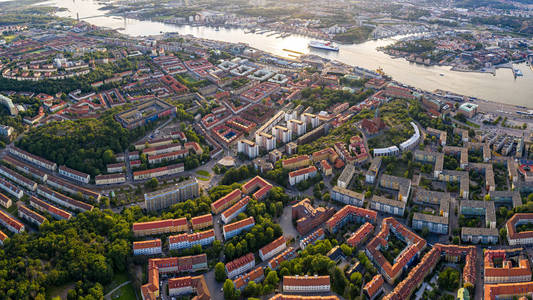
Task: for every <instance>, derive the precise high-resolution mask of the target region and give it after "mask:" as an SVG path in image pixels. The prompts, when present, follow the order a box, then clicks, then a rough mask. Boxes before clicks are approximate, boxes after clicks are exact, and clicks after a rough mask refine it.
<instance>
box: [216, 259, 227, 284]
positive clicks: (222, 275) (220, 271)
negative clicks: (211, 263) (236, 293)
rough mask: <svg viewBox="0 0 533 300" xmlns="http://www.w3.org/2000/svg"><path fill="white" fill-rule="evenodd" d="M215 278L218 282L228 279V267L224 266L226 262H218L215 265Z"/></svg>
mask: <svg viewBox="0 0 533 300" xmlns="http://www.w3.org/2000/svg"><path fill="white" fill-rule="evenodd" d="M215 279H216V281H218V282H222V281H225V280H226V269H225V267H224V263H222V262H218V263H217V264H216V265H215Z"/></svg>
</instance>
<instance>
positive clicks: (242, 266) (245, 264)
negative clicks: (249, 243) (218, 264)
mask: <svg viewBox="0 0 533 300" xmlns="http://www.w3.org/2000/svg"><path fill="white" fill-rule="evenodd" d="M253 267H255V257H254V254H253V253H248V254H246V255H244V256H241V257H239V258H237V259H235V260H232V261H230V262H228V263H226V275H228V278H234V277H236V276H238V275H240V274H242V273H244V272H246V271H249V270H251V269H253Z"/></svg>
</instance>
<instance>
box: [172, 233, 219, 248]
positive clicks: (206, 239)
mask: <svg viewBox="0 0 533 300" xmlns="http://www.w3.org/2000/svg"><path fill="white" fill-rule="evenodd" d="M214 241H215V231H214V230H213V229H209V230H206V231H201V232H195V233H182V234H178V235H173V236H169V237H168V247H169V249H170V250H180V249H188V248H191V247H193V246H196V245H200V246H202V247H203V246H207V245H211V244H212V243H213V242H214Z"/></svg>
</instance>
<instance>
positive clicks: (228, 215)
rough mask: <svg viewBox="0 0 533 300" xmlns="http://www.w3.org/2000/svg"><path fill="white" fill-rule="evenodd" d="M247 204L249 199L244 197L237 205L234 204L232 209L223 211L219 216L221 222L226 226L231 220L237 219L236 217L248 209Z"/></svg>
mask: <svg viewBox="0 0 533 300" xmlns="http://www.w3.org/2000/svg"><path fill="white" fill-rule="evenodd" d="M248 202H250V197H249V196H246V197H244V198H242V199H241V200H239V201H238V202H237V203H235V204H234V205H233V206H232V207H230V208H228V209H227V210H225V211H224V212H223V213H222V215H221V220H222V222H224V224H228V223H229V222H230V221H231V220H233V219H234V218H235V217H237V215H239V214H240V213H242V212H244V211H246V207H248Z"/></svg>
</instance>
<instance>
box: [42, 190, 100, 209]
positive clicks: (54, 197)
mask: <svg viewBox="0 0 533 300" xmlns="http://www.w3.org/2000/svg"><path fill="white" fill-rule="evenodd" d="M37 194H39V195H41V196H43V197H45V198H46V199H48V200H50V201H52V202H55V203H57V204H59V205H61V206H64V207H66V208H70V209H73V210H79V211H82V212H84V211H92V210H93V208H94V207H93V206H92V205H90V204H87V203H85V202H81V201H78V200H74V199H72V198H70V197H68V196H65V195H63V194H61V193H58V192H56V191H54V190H52V189H49V188H48V187H45V186H43V185H40V184H39V185H38V186H37Z"/></svg>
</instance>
